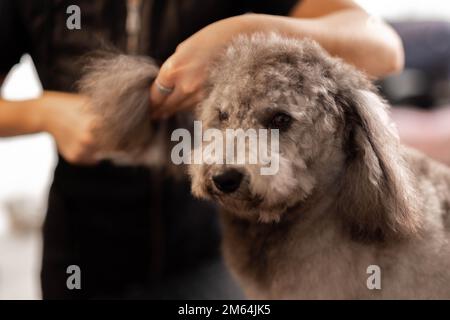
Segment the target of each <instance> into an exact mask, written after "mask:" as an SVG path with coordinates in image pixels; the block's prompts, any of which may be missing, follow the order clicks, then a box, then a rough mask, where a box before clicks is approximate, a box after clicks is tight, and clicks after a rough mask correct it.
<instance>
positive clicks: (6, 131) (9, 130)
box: [0, 99, 45, 137]
mask: <svg viewBox="0 0 450 320" xmlns="http://www.w3.org/2000/svg"><path fill="white" fill-rule="evenodd" d="M44 109H45V108H44V107H43V106H42V99H34V100H27V101H7V100H3V99H0V137H9V136H16V135H22V134H30V133H37V132H40V131H43V130H44V125H43V121H42V119H43V118H44V115H43V113H44V112H45V110H44Z"/></svg>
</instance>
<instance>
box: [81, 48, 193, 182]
mask: <svg viewBox="0 0 450 320" xmlns="http://www.w3.org/2000/svg"><path fill="white" fill-rule="evenodd" d="M158 71H159V68H158V66H157V65H156V64H155V62H154V61H153V60H152V59H151V58H148V57H143V56H131V55H125V54H120V53H115V52H112V51H98V52H93V53H92V54H90V55H88V56H86V57H85V58H84V61H83V77H82V78H81V79H80V81H79V82H78V84H77V85H78V91H79V92H80V93H81V94H83V95H85V96H87V97H88V98H89V104H88V105H87V106H86V112H89V113H91V114H93V115H94V116H95V117H96V118H97V121H96V124H97V125H96V127H95V130H94V131H95V132H94V134H95V137H96V141H97V143H98V149H99V150H100V151H99V155H98V156H99V157H100V158H104V159H109V160H112V161H114V162H116V163H117V164H125V165H130V164H135V165H136V164H138V165H148V166H156V167H158V168H164V169H167V168H170V169H171V170H172V169H175V171H179V170H176V168H174V167H173V166H171V162H170V158H169V155H170V147H171V146H172V145H171V143H170V134H171V132H172V131H173V130H174V129H175V128H179V127H183V128H190V127H191V126H192V121H193V118H192V116H191V115H189V114H187V113H181V114H177V115H176V116H173V117H172V118H169V119H167V120H154V119H152V118H151V116H150V115H151V106H150V86H151V84H152V83H153V81H154V79H155V78H156V76H157V74H158ZM177 174H178V173H177Z"/></svg>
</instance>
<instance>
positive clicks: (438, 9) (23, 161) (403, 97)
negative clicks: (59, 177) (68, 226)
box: [0, 0, 450, 299]
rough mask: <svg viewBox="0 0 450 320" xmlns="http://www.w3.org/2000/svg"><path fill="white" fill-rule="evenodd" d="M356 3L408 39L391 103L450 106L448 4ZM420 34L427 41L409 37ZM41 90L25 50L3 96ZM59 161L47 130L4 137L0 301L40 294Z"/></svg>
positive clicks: (384, 86)
mask: <svg viewBox="0 0 450 320" xmlns="http://www.w3.org/2000/svg"><path fill="white" fill-rule="evenodd" d="M357 2H358V3H359V4H360V5H362V6H363V7H365V8H366V9H367V10H368V11H369V12H370V13H372V14H374V15H376V16H380V17H383V18H385V19H387V20H388V21H389V22H392V23H393V25H394V27H395V28H396V29H398V30H399V31H400V33H401V34H402V37H403V36H404V37H406V39H405V40H407V41H406V42H405V48H406V50H407V62H410V66H409V67H408V69H406V70H405V72H403V73H402V74H400V75H396V76H393V77H390V78H388V79H383V80H382V81H381V82H380V83H379V85H380V88H381V90H382V92H383V94H384V95H385V96H386V97H387V98H388V99H389V100H390V102H391V103H393V104H396V105H403V106H409V107H412V108H413V109H411V110H426V109H430V108H434V109H436V108H440V107H442V106H446V105H447V106H448V105H450V103H449V102H450V99H449V97H450V85H449V71H450V65H449V64H448V61H450V57H449V55H450V49H449V46H450V2H448V1H445V0H428V1H423V0H422V1H419V0H416V1H412V0H396V1H391V0H377V1H374V0H359V1H357ZM412 22H413V23H412ZM417 34H421V37H422V38H425V40H426V41H425V42H424V41H422V42H418V41H413V40H411V39H414V37H415V36H416V35H417ZM419 40H420V37H419ZM427 41H428V43H427ZM418 43H420V44H418ZM433 51H434V53H435V56H436V57H438V58H436V59H431V61H428V63H419V62H417V61H426V59H421V58H423V57H422V56H423V55H424V54H428V53H430V52H433ZM418 56H419V57H418ZM445 59H447V60H445ZM436 62H440V63H441V64H440V65H439V64H436ZM41 91H42V88H41V85H40V83H39V79H38V77H37V75H36V71H35V70H34V66H33V63H32V60H31V58H30V57H29V56H27V55H25V56H23V58H22V60H21V63H20V64H19V65H17V66H16V67H15V68H14V69H13V70H12V71H11V72H10V74H9V75H8V77H7V79H6V81H5V84H4V85H3V87H2V91H1V95H2V97H3V98H5V99H11V100H14V99H16V100H20V99H30V98H33V97H37V96H39V95H40V93H41ZM418 112H419V111H418ZM449 126H450V124H449ZM449 146H450V145H449ZM448 149H450V148H448ZM55 163H56V150H55V145H54V142H53V140H52V138H51V137H50V136H49V135H46V134H38V135H31V136H27V137H20V138H8V139H0V299H39V298H40V290H39V269H40V254H41V239H40V227H41V223H42V221H43V216H44V214H45V209H46V207H45V206H46V197H47V192H48V188H49V184H50V181H51V178H52V176H51V175H52V172H53V168H54V166H55Z"/></svg>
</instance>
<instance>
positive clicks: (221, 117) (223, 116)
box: [219, 110, 228, 121]
mask: <svg viewBox="0 0 450 320" xmlns="http://www.w3.org/2000/svg"><path fill="white" fill-rule="evenodd" d="M219 120H220V121H226V120H228V112H225V111H221V110H219Z"/></svg>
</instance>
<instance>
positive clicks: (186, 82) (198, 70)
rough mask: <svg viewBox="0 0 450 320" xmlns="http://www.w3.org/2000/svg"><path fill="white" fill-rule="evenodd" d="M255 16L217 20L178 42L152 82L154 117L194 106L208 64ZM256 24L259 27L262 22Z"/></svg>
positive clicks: (250, 27)
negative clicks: (173, 51)
mask: <svg viewBox="0 0 450 320" xmlns="http://www.w3.org/2000/svg"><path fill="white" fill-rule="evenodd" d="M256 19H257V18H256V15H252V14H246V15H242V16H236V17H232V18H227V19H224V20H220V21H218V22H215V23H213V24H210V25H208V26H207V27H205V28H203V29H201V30H200V31H198V32H197V33H195V34H194V35H192V36H191V37H190V38H188V39H186V40H185V41H183V42H182V43H180V44H179V45H178V47H177V49H176V51H175V53H174V54H173V55H172V56H170V57H169V58H168V59H167V60H166V61H165V62H164V64H163V65H162V67H161V70H160V72H159V74H158V76H157V78H156V80H155V82H154V83H153V85H152V86H151V89H150V102H151V110H150V111H151V113H152V115H153V117H155V118H160V117H167V116H170V115H172V114H173V113H175V112H177V111H180V110H183V109H187V108H192V107H195V105H196V104H197V103H198V102H199V101H200V100H201V99H202V97H203V92H202V87H203V84H204V81H205V80H206V77H207V72H208V71H207V70H208V66H209V65H210V64H211V62H212V61H213V60H214V59H215V57H217V55H218V54H220V53H221V52H222V50H223V49H224V47H226V45H227V44H228V43H229V41H230V40H231V39H232V38H233V36H235V35H237V34H239V33H241V32H252V30H253V29H255V26H256V24H257V21H256ZM258 27H259V30H260V29H261V25H259V26H258Z"/></svg>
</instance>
